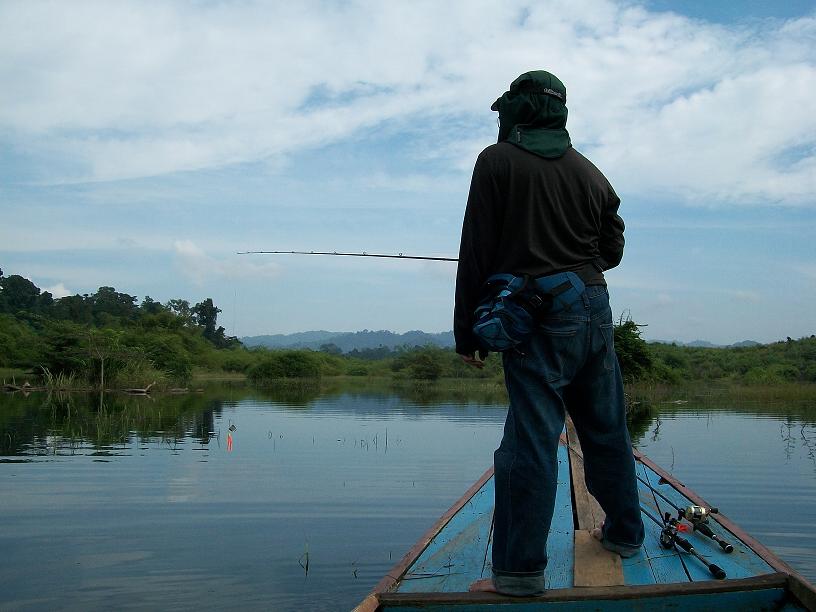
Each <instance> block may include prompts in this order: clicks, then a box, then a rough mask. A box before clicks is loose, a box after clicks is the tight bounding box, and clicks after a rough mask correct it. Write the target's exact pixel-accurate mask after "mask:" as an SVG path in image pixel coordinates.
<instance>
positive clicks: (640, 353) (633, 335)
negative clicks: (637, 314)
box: [614, 318, 652, 382]
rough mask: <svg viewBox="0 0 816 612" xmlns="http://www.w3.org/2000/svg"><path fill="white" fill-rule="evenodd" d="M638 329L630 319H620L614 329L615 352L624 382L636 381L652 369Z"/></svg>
mask: <svg viewBox="0 0 816 612" xmlns="http://www.w3.org/2000/svg"><path fill="white" fill-rule="evenodd" d="M640 327H641V326H640V325H638V324H637V323H635V322H634V321H632V319H630V318H627V319H626V320H625V321H624V320H623V319H621V320H620V321H619V322H618V324H617V325H616V326H615V327H614V338H615V352H616V353H617V356H618V363H619V364H620V368H621V373H622V375H623V379H624V380H625V381H626V382H633V381H635V380H638V379H639V378H641V377H642V376H643V375H644V374H646V373H648V372H649V371H650V370H651V368H652V357H651V354H650V353H649V345H648V344H646V341H645V340H644V339H643V338H641V336H640Z"/></svg>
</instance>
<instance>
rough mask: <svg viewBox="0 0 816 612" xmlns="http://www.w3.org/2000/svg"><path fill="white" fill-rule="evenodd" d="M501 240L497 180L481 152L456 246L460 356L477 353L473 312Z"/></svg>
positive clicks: (455, 324) (456, 330) (456, 322)
mask: <svg viewBox="0 0 816 612" xmlns="http://www.w3.org/2000/svg"><path fill="white" fill-rule="evenodd" d="M500 236H501V200H500V192H499V187H498V182H497V177H496V173H495V170H494V169H493V168H492V167H491V164H490V163H489V161H488V159H487V158H486V157H485V155H484V152H483V153H482V154H481V155H479V157H478V159H477V160H476V166H475V167H474V169H473V178H472V179H471V182H470V192H469V194H468V201H467V208H466V209H465V218H464V222H463V223H462V239H461V242H460V243H459V266H458V268H457V271H456V304H455V307H454V313H453V334H454V338H455V340H456V352H457V353H459V354H461V355H468V354H472V353H474V352H475V351H476V350H477V349H478V343H477V341H476V338H475V337H474V335H473V332H472V328H473V323H474V318H473V311H474V310H475V309H476V306H478V304H479V300H480V298H481V288H482V285H483V284H484V282H485V280H487V277H488V276H490V274H491V273H492V264H493V261H494V260H495V254H496V249H497V248H498V243H499V238H500Z"/></svg>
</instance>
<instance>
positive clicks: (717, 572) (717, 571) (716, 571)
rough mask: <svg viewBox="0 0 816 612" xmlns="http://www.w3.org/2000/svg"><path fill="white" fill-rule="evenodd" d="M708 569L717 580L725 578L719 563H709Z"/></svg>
mask: <svg viewBox="0 0 816 612" xmlns="http://www.w3.org/2000/svg"><path fill="white" fill-rule="evenodd" d="M708 571H709V572H711V575H712V576H714V577H715V578H716V579H717V580H724V579H725V570H724V569H723V568H721V567H720V566H719V565H716V564H714V563H709V564H708Z"/></svg>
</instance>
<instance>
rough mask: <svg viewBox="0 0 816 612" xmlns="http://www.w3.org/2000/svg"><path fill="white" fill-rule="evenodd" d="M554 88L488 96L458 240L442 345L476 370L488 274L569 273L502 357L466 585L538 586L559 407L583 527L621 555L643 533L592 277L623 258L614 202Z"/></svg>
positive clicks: (545, 75) (519, 590)
mask: <svg viewBox="0 0 816 612" xmlns="http://www.w3.org/2000/svg"><path fill="white" fill-rule="evenodd" d="M566 98H567V92H566V88H565V87H564V84H563V83H562V82H561V81H560V80H559V79H558V78H556V77H555V76H554V75H552V74H550V73H549V72H545V71H533V72H527V73H525V74H522V75H521V76H520V77H519V78H517V79H516V80H515V81H513V83H512V84H511V85H510V90H509V91H507V92H505V93H504V95H502V96H501V97H500V98H499V99H498V100H496V102H495V103H494V104H493V106H492V107H491V108H492V109H493V110H494V111H498V112H499V138H498V143H497V144H494V145H491V146H489V147H487V148H486V149H485V150H484V151H482V153H481V154H480V155H479V157H478V159H477V160H476V166H475V169H474V171H473V178H472V182H471V186H470V194H469V196H468V202H467V210H466V212H465V219H464V223H463V227H462V241H461V245H460V250H459V268H458V271H457V277H456V308H455V313H454V333H455V336H456V352H457V353H459V355H460V356H461V358H462V360H463V361H464V362H465V363H467V364H469V365H471V366H474V367H477V368H481V367H483V365H484V363H483V362H482V360H481V359H480V358H479V357H481V358H484V354H485V353H484V352H483V351H484V348H485V347H484V344H480V340H479V338H478V337H477V336H476V335H475V334H474V331H473V326H474V323H475V315H474V310H475V309H476V307H477V306H478V305H479V303H480V301H481V300H482V299H483V298H484V295H482V293H483V291H484V284H485V281H486V280H487V279H488V277H490V276H491V275H494V274H512V275H515V276H524V275H529V277H531V278H533V279H542V281H543V280H544V279H546V277H548V276H551V275H554V274H557V273H564V272H573V273H574V274H575V275H577V278H579V279H580V281H579V282H576V287H577V288H578V290H579V293H576V300H575V301H574V302H573V303H572V304H570V305H569V306H568V307H567V308H566V309H562V310H561V311H560V312H558V313H555V314H553V313H552V312H547V311H546V309H545V311H544V312H543V313H542V312H537V313H536V315H537V318H536V325H535V327H534V329H533V331H532V334H531V335H530V336H529V338H527V339H526V340H525V341H524V342H522V344H520V345H519V346H518V347H516V348H514V349H510V350H507V351H505V352H503V354H502V357H503V364H504V372H505V383H506V385H507V391H508V395H509V398H510V407H509V410H508V414H507V421H506V423H505V426H504V436H503V438H502V441H501V445H500V446H499V448H498V450H496V452H495V455H494V467H495V485H496V509H495V515H494V533H493V579H492V583H490V584H487V585H478V586H475V587H474V588H484V589H488V590H497V591H499V592H501V593H506V594H509V595H533V594H538V593H542V592H543V591H544V589H545V580H544V570H545V567H546V565H547V536H548V533H549V529H550V523H551V521H552V516H553V509H554V505H555V492H556V486H557V472H558V459H557V451H558V444H559V437H560V435H561V432H562V430H563V427H564V419H565V411H566V412H569V414H570V415H571V417H572V419H573V421H574V423H575V427H576V430H577V432H578V437H579V440H580V442H581V447H582V448H583V452H584V462H585V463H584V465H585V471H586V480H587V488H588V489H589V491H590V493H592V495H594V496H595V498H596V499H597V500H598V502H599V503H600V505H601V507H602V508H603V510H604V512H605V513H606V520H605V523H604V527H603V530H602V532H600V533H599V534H597V536H598V537H599V538H600V539H601V541H602V543H603V545H604V547H606V548H607V549H609V550H613V551H615V552H617V553H619V554H621V555H623V556H631V555H633V554H635V553H636V552H637V551H638V549H639V547H640V545H641V544H642V542H643V537H644V531H643V522H642V520H641V516H640V509H639V499H638V493H637V484H636V479H635V466H634V460H633V457H632V448H631V442H630V439H629V434H628V431H627V429H626V416H625V406H624V395H623V383H622V380H621V374H620V368H619V366H618V361H617V358H616V356H615V348H614V344H613V322H612V312H611V310H610V307H609V294H608V292H607V288H606V282H605V280H604V275H603V272H604V271H605V270H608V269H610V268H613V267H615V266H617V265H618V263H620V260H621V257H622V256H623V244H624V241H623V229H624V225H623V221H622V220H621V218H620V217H619V216H618V214H617V211H618V206H619V204H620V200H619V199H618V197H617V195H616V194H615V192H614V190H613V189H612V187H611V185H610V184H609V182H608V181H607V180H606V178H605V177H604V176H603V174H601V172H600V171H599V170H598V169H597V168H596V167H595V166H594V165H593V164H592V163H591V162H590V161H589V160H587V159H586V158H585V157H583V156H582V155H581V154H580V153H578V152H577V151H576V150H575V149H573V148H572V145H571V142H570V138H569V134H568V132H567V130H566V122H567V107H566ZM572 278H576V276H572ZM533 282H536V281H535V280H534V281H533ZM544 297H547V296H544ZM477 354H478V355H479V357H477Z"/></svg>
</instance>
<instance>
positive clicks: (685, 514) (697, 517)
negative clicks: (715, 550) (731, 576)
mask: <svg viewBox="0 0 816 612" xmlns="http://www.w3.org/2000/svg"><path fill="white" fill-rule="evenodd" d="M635 476H636V477H637V479H638V480H639V481H640V482H641V483H643V484H644V485H646V487H647V488H648V489H649V490H650V491H651V492H652V493H656V494H657V495H659V496H660V498H661V499H663V500H664V501H665V502H667V503H668V504H669V505H670V506H671V507H672V508H674V509H675V510H677V518H678V520H679V519H686V520H687V521H688V522H689V523H691V526H692V527H693V528H694V531H699V532H700V533H701V534H702V535H704V536H705V537H707V538H710V539H712V540H714V541H715V542H716V543H717V544H719V545H720V548H722V549H723V550H724V551H725V552H727V553H732V552H734V547H733V546H732V545H731V544H729V543H728V542H726V541H725V540H723V539H722V538H721V537H720V536H718V535H717V534H716V533H714V532H713V531H712V530H711V527H709V526H708V517H709V515H711V514H718V513H719V509H717V508H706V507H705V506H696V505H694V504H692V505H690V506H686V507H685V508H681V507H680V506H678V505H677V504H675V503H674V502H673V501H672V500H670V499H669V498H668V497H666V496H665V495H663V493H661V492H660V491H658V490H657V489H655V488H654V487H653V486H652V485H651V484H650V483H648V482H646V481H645V480H643V478H641V477H640V476H638V475H637V474H635Z"/></svg>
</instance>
